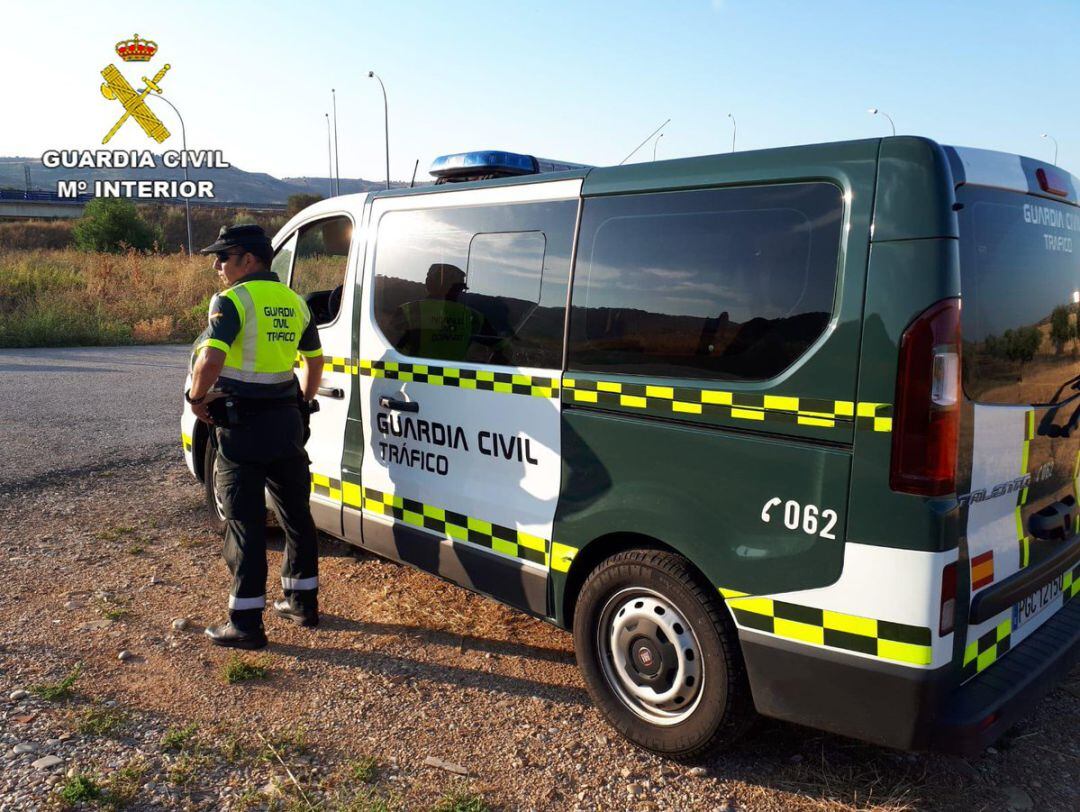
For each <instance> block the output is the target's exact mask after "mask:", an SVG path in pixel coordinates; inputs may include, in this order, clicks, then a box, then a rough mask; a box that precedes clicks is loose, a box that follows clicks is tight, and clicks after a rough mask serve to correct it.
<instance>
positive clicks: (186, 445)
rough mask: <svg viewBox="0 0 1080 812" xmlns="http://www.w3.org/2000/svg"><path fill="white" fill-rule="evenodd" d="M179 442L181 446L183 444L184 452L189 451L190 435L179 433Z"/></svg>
mask: <svg viewBox="0 0 1080 812" xmlns="http://www.w3.org/2000/svg"><path fill="white" fill-rule="evenodd" d="M180 442H181V444H183V446H184V451H185V452H187V451H191V435H190V434H184V433H183V432H181V433H180Z"/></svg>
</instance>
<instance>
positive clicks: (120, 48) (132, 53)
mask: <svg viewBox="0 0 1080 812" xmlns="http://www.w3.org/2000/svg"><path fill="white" fill-rule="evenodd" d="M156 53H157V43H156V42H154V41H153V40H149V39H139V35H138V34H136V35H135V36H134V37H132V38H131V39H126V40H123V41H122V42H118V43H116V54H117V56H119V57H120V58H121V59H123V60H124V61H125V62H149V61H150V60H151V59H152V58H153V56H154V54H156Z"/></svg>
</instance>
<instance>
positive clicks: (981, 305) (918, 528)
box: [182, 137, 1080, 759]
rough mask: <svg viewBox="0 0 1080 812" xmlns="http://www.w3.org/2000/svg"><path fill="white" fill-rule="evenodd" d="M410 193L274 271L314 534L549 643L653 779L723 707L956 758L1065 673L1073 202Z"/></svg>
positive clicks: (1076, 633)
mask: <svg viewBox="0 0 1080 812" xmlns="http://www.w3.org/2000/svg"><path fill="white" fill-rule="evenodd" d="M433 174H435V175H436V177H437V178H438V179H439V182H437V183H436V184H435V185H433V186H428V187H425V188H411V189H396V190H393V191H386V192H379V193H374V194H367V195H348V196H342V197H336V198H333V199H329V200H325V201H322V202H320V203H316V204H315V205H313V206H311V207H310V208H308V209H306V210H304V211H303V212H301V213H300V214H298V215H297V216H296V217H294V218H293V219H292V220H291V221H290V222H289V223H288V224H287V225H286V226H285V227H284V228H283V229H282V230H281V232H280V233H279V234H278V235H277V237H276V239H275V240H274V245H275V248H276V258H275V260H274V264H273V270H274V271H275V272H276V273H277V274H278V275H279V276H280V278H281V280H282V281H283V282H287V283H288V284H290V285H291V286H292V287H293V288H294V289H295V290H296V291H297V292H299V293H301V294H303V295H304V296H306V297H307V299H308V301H309V303H310V304H311V308H312V311H313V313H314V314H315V318H316V319H317V321H318V323H319V329H320V333H321V336H322V344H323V348H324V353H325V355H326V362H327V363H326V373H325V375H324V378H323V382H322V388H321V389H320V394H319V400H320V403H321V411H319V412H318V413H317V414H315V415H314V416H313V418H312V425H311V440H310V442H309V443H308V446H307V448H308V453H309V456H310V458H311V466H312V492H311V506H312V511H313V513H314V515H315V519H316V523H317V524H318V526H319V527H320V528H321V529H322V530H323V531H325V532H326V533H329V534H330V535H333V536H336V537H338V538H341V539H344V540H346V541H348V542H351V543H353V544H356V545H358V546H360V547H362V548H363V549H365V550H370V551H372V552H374V553H377V554H379V555H381V556H386V557H388V558H392V559H395V560H397V561H401V562H404V563H407V564H411V565H413V566H415V567H418V568H420V569H423V570H426V571H428V572H431V573H433V574H436V575H438V576H441V577H442V578H445V579H448V580H450V581H453V582H455V583H457V584H460V585H461V586H464V587H466V588H469V589H472V590H476V591H478V592H481V593H483V594H486V595H489V596H490V597H492V598H495V599H497V600H500V601H503V602H504V603H507V604H509V605H511V606H514V607H516V608H518V609H521V610H522V611H525V612H528V613H529V614H532V615H534V616H536V617H539V618H543V619H545V620H548V621H550V622H552V623H555V624H557V625H559V626H561V627H563V628H566V629H572V630H573V634H574V642H575V647H576V650H577V658H578V662H579V664H580V666H581V670H582V672H583V674H584V678H585V681H586V683H587V685H588V688H589V691H590V693H591V695H592V697H593V699H594V700H595V702H596V704H597V706H598V707H599V709H600V710H601V712H602V713H603V714H604V716H605V717H606V718H607V719H608V720H609V721H610V722H611V724H612V725H613V726H614V727H615V728H616V729H618V730H619V732H620V733H622V734H623V735H624V736H626V737H627V738H628V739H630V740H631V741H633V742H635V743H636V744H638V745H640V746H642V747H644V748H647V749H649V750H653V751H656V752H658V753H663V754H666V755H669V756H672V757H676V758H683V759H691V758H695V757H699V756H702V755H704V754H706V753H707V752H709V751H711V750H713V749H714V748H716V747H718V746H720V745H722V744H723V743H725V742H728V741H730V740H732V739H733V738H734V737H735V736H737V735H738V734H739V733H740V732H741V731H742V730H743V729H744V727H745V726H746V724H747V722H748V720H750V719H752V718H753V715H754V712H755V711H756V713H758V714H763V715H766V716H771V717H775V718H778V719H784V720H789V721H792V722H797V723H799V724H803V725H809V726H812V727H815V728H820V729H823V730H828V731H833V732H836V733H840V734H844V735H848V736H852V737H855V738H859V739H863V740H866V741H870V742H876V743H880V744H884V745H888V746H892V747H898V748H911V749H939V750H946V751H953V752H973V751H977V750H979V749H980V748H981V747H984V746H985V745H986V744H988V743H989V742H991V741H993V740H994V739H995V738H996V737H998V736H999V735H1000V734H1002V733H1003V732H1004V731H1005V730H1006V729H1007V728H1008V727H1010V726H1011V725H1013V724H1014V723H1016V722H1017V721H1018V720H1019V719H1020V718H1022V716H1023V715H1024V714H1026V713H1027V712H1029V710H1030V709H1031V707H1032V706H1033V704H1034V703H1035V702H1036V701H1037V700H1038V699H1039V698H1040V697H1041V696H1042V695H1044V694H1045V693H1046V692H1047V691H1048V690H1049V689H1050V688H1051V687H1052V686H1053V685H1054V684H1055V682H1056V681H1058V680H1060V679H1061V678H1062V677H1063V676H1064V675H1066V674H1067V673H1068V671H1069V669H1070V668H1072V667H1073V666H1074V665H1075V663H1076V662H1077V659H1078V656H1080V600H1076V599H1075V598H1076V596H1077V594H1078V592H1080V506H1078V504H1077V500H1078V498H1080V491H1078V488H1080V338H1078V331H1077V327H1078V325H1077V310H1078V309H1080V305H1078V303H1080V244H1078V242H1080V207H1078V198H1077V193H1078V191H1080V182H1078V180H1077V179H1076V178H1075V177H1073V176H1071V175H1070V174H1068V173H1066V172H1063V171H1062V170H1060V169H1058V168H1057V167H1055V166H1051V165H1048V164H1044V163H1041V162H1039V161H1035V160H1032V159H1028V158H1022V157H1019V156H1016V155H1008V154H1003V153H997V152H988V151H984V150H977V149H961V148H952V147H946V146H940V145H938V144H936V143H934V142H932V141H929V140H925V139H922V138H914V137H894V138H885V139H875V140H864V141H850V142H844V143H832V144H821V145H814V146H799V147H790V148H784V149H774V150H766V151H758V152H745V153H736V154H730V155H714V156H706V157H700V158H688V159H683V160H671V161H661V162H654V163H643V164H637V165H631V166H619V167H610V168H590V167H580V166H572V165H558V164H555V163H553V162H545V161H540V160H537V159H534V158H532V157H529V156H523V155H517V154H513V153H499V152H490V153H467V154H462V155H456V156H447V157H446V158H443V159H439V160H438V161H436V165H435V167H434V169H433ZM449 181H456V182H449ZM182 433H183V439H184V447H185V456H186V458H187V463H188V466H189V467H190V469H191V471H192V472H193V474H194V475H195V476H196V477H198V478H199V479H200V480H202V481H204V482H206V483H207V486H208V493H209V494H210V504H211V506H213V498H212V493H213V482H212V466H211V465H210V464H209V461H210V459H211V458H210V451H209V450H208V448H207V447H208V443H207V437H206V430H205V427H204V426H202V425H201V424H199V425H196V424H195V423H194V422H193V419H192V417H191V416H190V414H189V415H187V416H186V417H185V419H184V423H183V426H182Z"/></svg>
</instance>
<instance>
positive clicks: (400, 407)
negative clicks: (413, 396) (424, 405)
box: [379, 395, 420, 412]
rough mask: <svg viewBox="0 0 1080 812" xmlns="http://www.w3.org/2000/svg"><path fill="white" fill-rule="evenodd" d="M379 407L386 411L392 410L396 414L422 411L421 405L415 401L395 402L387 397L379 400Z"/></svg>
mask: <svg viewBox="0 0 1080 812" xmlns="http://www.w3.org/2000/svg"><path fill="white" fill-rule="evenodd" d="M379 405H380V406H382V408H384V409H390V410H392V411H395V412H418V411H420V404H419V403H417V402H416V401H415V400H393V399H392V398H388V397H386V396H385V395H384V396H383V397H381V398H379Z"/></svg>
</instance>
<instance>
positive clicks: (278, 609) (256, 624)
mask: <svg viewBox="0 0 1080 812" xmlns="http://www.w3.org/2000/svg"><path fill="white" fill-rule="evenodd" d="M274 614H276V615H277V616H278V617H281V618H284V619H285V620H291V621H292V622H293V623H297V624H299V625H301V626H318V625H319V601H318V598H317V597H316V596H315V595H313V594H310V593H308V594H306V595H304V597H303V598H297V597H296V596H295V595H287V596H286V597H285V598H283V599H282V600H279V601H274ZM206 636H207V637H209V638H210V642H211V643H213V644H214V645H215V646H225V647H227V648H242V649H260V648H266V643H267V640H266V632H265V631H263V625H262V610H261V609H250V610H236V609H234V610H232V611H230V612H229V622H228V623H225V624H223V625H221V626H211V627H210V628H208V629H207V630H206Z"/></svg>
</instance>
